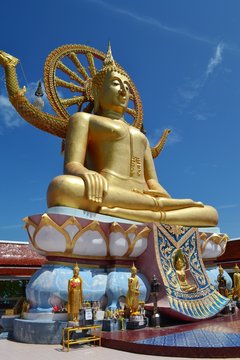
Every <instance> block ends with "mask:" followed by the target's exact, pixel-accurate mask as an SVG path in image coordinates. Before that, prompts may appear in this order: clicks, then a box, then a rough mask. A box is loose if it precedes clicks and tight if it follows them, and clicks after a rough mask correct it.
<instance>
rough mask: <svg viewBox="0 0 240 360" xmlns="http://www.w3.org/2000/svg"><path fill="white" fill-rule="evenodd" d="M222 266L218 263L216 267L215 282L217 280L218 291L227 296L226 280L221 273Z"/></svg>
mask: <svg viewBox="0 0 240 360" xmlns="http://www.w3.org/2000/svg"><path fill="white" fill-rule="evenodd" d="M223 271H224V270H223V268H222V266H221V265H219V267H218V272H219V274H218V276H217V282H218V292H219V293H220V294H221V295H223V296H226V297H228V289H227V281H226V279H225V277H224V275H223Z"/></svg>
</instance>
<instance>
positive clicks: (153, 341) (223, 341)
mask: <svg viewBox="0 0 240 360" xmlns="http://www.w3.org/2000/svg"><path fill="white" fill-rule="evenodd" d="M136 343H137V344H145V345H154V346H177V347H180V346H182V347H199V348H221V347H240V333H221V332H212V331H205V330H201V329H200V330H192V331H184V332H181V333H175V334H170V335H165V336H157V337H154V338H149V339H144V340H139V341H136Z"/></svg>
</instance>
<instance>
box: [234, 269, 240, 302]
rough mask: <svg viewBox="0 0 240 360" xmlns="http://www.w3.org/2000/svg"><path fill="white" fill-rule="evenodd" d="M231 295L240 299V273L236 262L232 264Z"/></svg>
mask: <svg viewBox="0 0 240 360" xmlns="http://www.w3.org/2000/svg"><path fill="white" fill-rule="evenodd" d="M233 297H234V298H237V299H240V273H239V267H238V265H237V264H236V265H235V266H234V274H233Z"/></svg>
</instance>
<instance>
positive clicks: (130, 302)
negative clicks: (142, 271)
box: [126, 264, 140, 315]
mask: <svg viewBox="0 0 240 360" xmlns="http://www.w3.org/2000/svg"><path fill="white" fill-rule="evenodd" d="M136 274H137V268H136V267H135V265H134V264H133V266H132V268H131V276H130V278H129V279H128V292H127V296H126V305H127V308H128V309H130V315H139V311H138V308H139V287H140V285H139V282H138V278H137V276H136Z"/></svg>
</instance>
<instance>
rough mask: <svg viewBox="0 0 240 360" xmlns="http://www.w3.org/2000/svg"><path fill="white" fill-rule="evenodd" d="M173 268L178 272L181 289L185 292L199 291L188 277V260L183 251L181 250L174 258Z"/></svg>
mask: <svg viewBox="0 0 240 360" xmlns="http://www.w3.org/2000/svg"><path fill="white" fill-rule="evenodd" d="M173 266H174V269H175V270H176V274H177V277H178V281H179V284H180V288H181V290H182V291H184V292H195V291H197V286H196V285H195V284H190V283H189V282H188V280H187V276H186V268H187V263H186V259H185V257H184V255H183V253H182V250H181V249H179V250H177V252H176V253H175V255H174V256H173Z"/></svg>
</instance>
